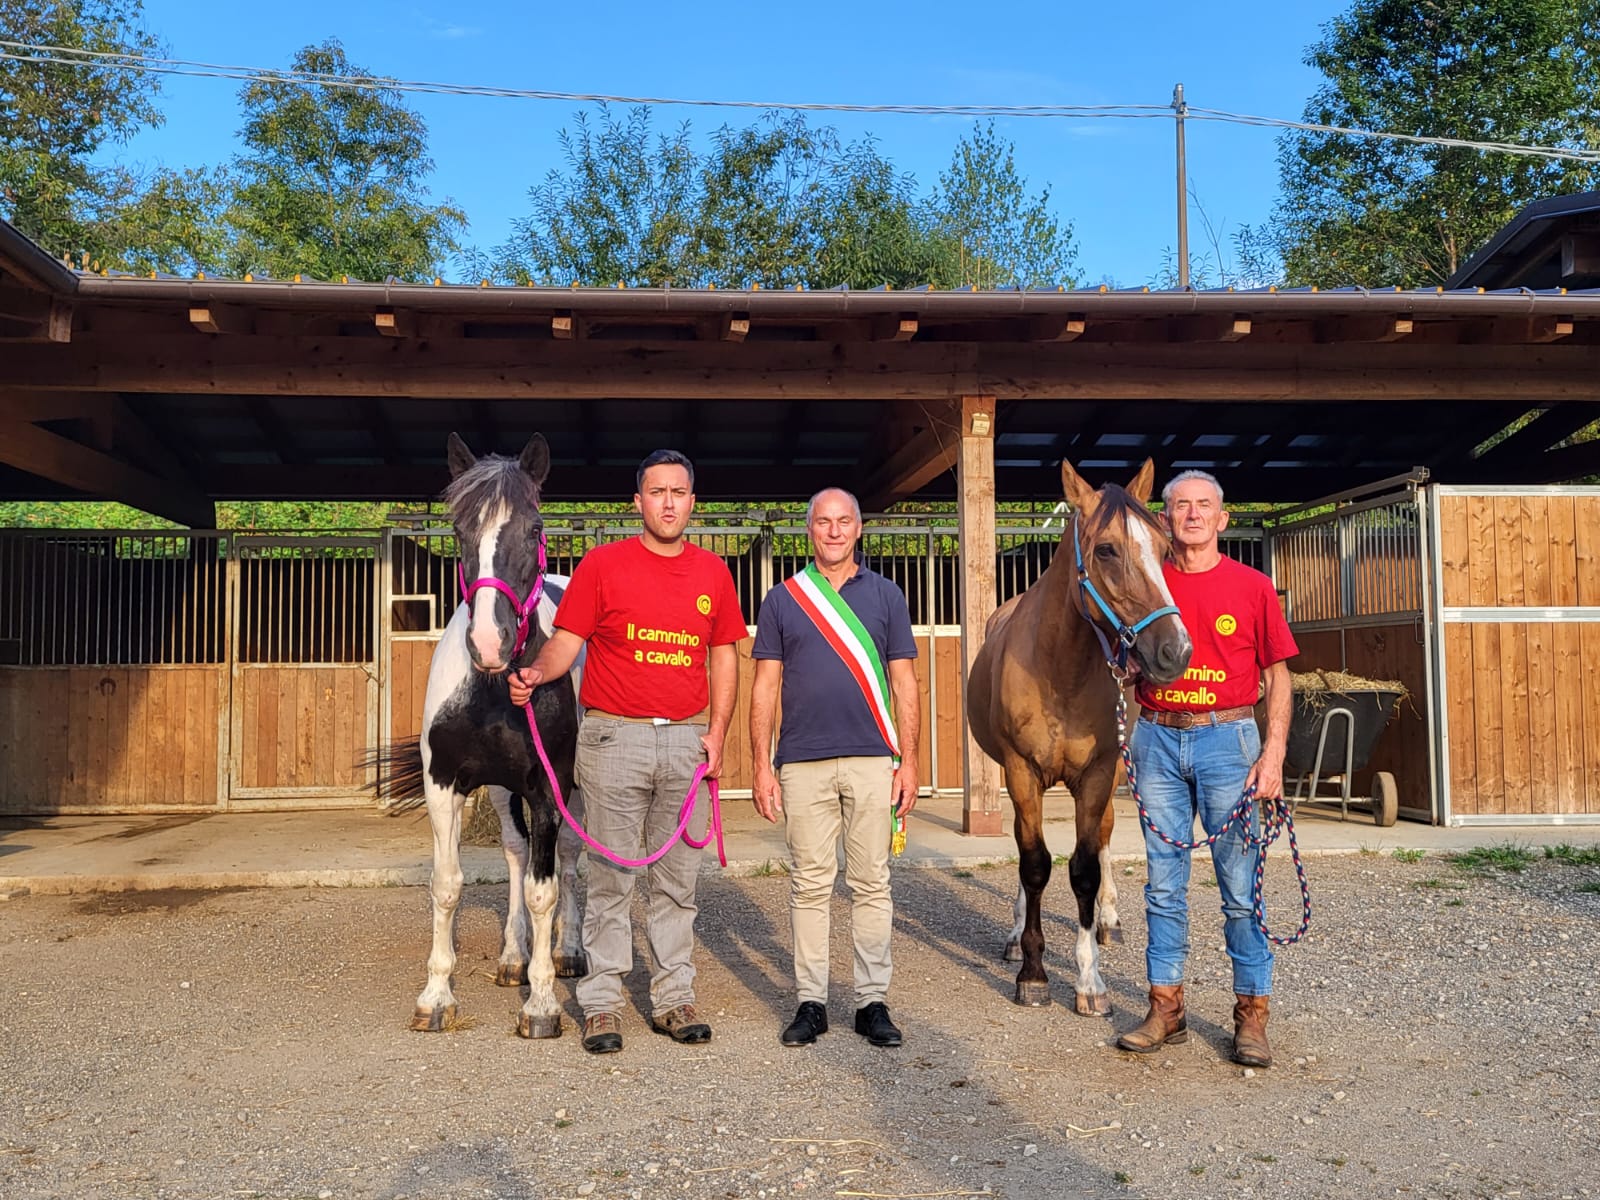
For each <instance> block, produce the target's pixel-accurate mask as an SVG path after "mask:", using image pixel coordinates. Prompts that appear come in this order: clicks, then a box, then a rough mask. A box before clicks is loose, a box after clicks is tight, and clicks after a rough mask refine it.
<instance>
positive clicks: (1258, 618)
mask: <svg viewBox="0 0 1600 1200" xmlns="http://www.w3.org/2000/svg"><path fill="white" fill-rule="evenodd" d="M1162 500H1163V501H1165V511H1164V512H1163V513H1162V519H1163V521H1164V522H1165V523H1166V526H1167V529H1168V530H1169V531H1170V533H1171V534H1172V556H1171V558H1170V559H1169V560H1168V561H1167V563H1166V571H1165V573H1166V581H1167V587H1168V588H1169V589H1170V590H1171V592H1172V601H1173V603H1174V604H1176V605H1177V606H1178V612H1179V613H1180V614H1181V615H1182V617H1183V624H1184V628H1186V629H1187V630H1188V631H1189V636H1190V637H1191V638H1192V639H1193V641H1194V653H1193V655H1192V656H1191V657H1190V659H1189V669H1188V670H1187V671H1185V672H1184V674H1183V676H1182V678H1180V679H1177V680H1174V681H1173V682H1172V683H1169V684H1154V683H1150V682H1148V681H1143V680H1141V681H1140V683H1139V705H1140V708H1141V710H1142V711H1141V713H1140V717H1139V722H1138V725H1137V727H1136V729H1135V731H1134V734H1133V738H1132V742H1131V745H1130V746H1129V750H1130V752H1131V753H1132V756H1133V766H1134V775H1135V778H1136V780H1137V782H1138V786H1139V794H1140V796H1141V797H1142V798H1143V800H1144V805H1145V809H1146V810H1147V811H1148V812H1149V814H1150V819H1151V820H1152V821H1153V822H1154V823H1155V825H1156V827H1157V828H1159V829H1161V830H1162V831H1163V832H1165V833H1166V834H1167V835H1168V836H1170V837H1173V838H1175V839H1177V840H1179V841H1191V840H1193V839H1192V837H1191V835H1192V833H1193V831H1194V819H1195V817H1196V816H1199V818H1200V823H1201V825H1202V826H1204V828H1205V831H1206V833H1207V834H1208V835H1210V834H1214V833H1216V831H1217V830H1218V829H1220V828H1221V827H1222V824H1223V822H1225V821H1226V820H1227V819H1228V815H1229V814H1230V813H1231V812H1232V811H1233V810H1234V808H1235V807H1236V806H1237V805H1238V803H1239V800H1240V797H1242V796H1243V795H1244V793H1245V791H1246V789H1247V788H1249V787H1251V786H1252V785H1253V786H1254V787H1255V789H1256V795H1257V796H1258V797H1259V798H1261V799H1276V798H1278V797H1280V796H1282V795H1283V755H1284V750H1285V748H1286V747H1287V745H1288V741H1289V711H1290V694H1289V691H1290V685H1289V668H1288V666H1287V665H1286V660H1288V659H1289V658H1292V657H1293V656H1294V655H1295V654H1296V653H1297V652H1298V651H1297V648H1296V646H1295V644H1294V637H1293V635H1291V634H1290V632H1289V625H1288V622H1287V621H1285V620H1284V616H1283V608H1282V606H1281V605H1280V604H1279V603H1278V593H1277V591H1276V589H1275V588H1274V587H1273V586H1272V581H1271V580H1270V579H1268V578H1267V577H1266V576H1265V575H1263V574H1262V573H1261V572H1260V571H1257V570H1254V569H1253V568H1251V567H1247V566H1245V565H1243V564H1242V563H1238V562H1235V561H1234V560H1233V559H1231V558H1226V557H1224V556H1223V554H1222V551H1221V549H1220V547H1219V546H1218V541H1217V539H1218V535H1219V534H1221V532H1222V531H1223V530H1224V529H1226V528H1227V527H1228V514H1227V511H1226V510H1225V509H1224V508H1223V507H1222V487H1221V485H1220V484H1218V483H1217V481H1216V480H1215V479H1214V478H1212V477H1211V476H1210V475H1207V474H1206V473H1205V472H1203V471H1184V472H1183V473H1182V474H1180V475H1178V476H1177V477H1176V478H1174V479H1173V480H1172V482H1170V483H1169V484H1167V486H1166V488H1165V489H1164V490H1163V492H1162ZM1263 678H1265V681H1266V700H1267V736H1266V741H1265V743H1263V742H1262V740H1261V735H1260V733H1259V731H1258V730H1257V728H1256V723H1255V703H1256V698H1257V695H1258V693H1259V691H1260V688H1261V684H1262V680H1263ZM1246 833H1250V834H1252V835H1254V834H1257V833H1259V820H1258V819H1257V818H1256V817H1255V814H1254V812H1252V821H1251V828H1250V829H1249V830H1243V829H1240V828H1238V826H1237V825H1236V826H1234V827H1233V828H1231V829H1230V830H1229V831H1228V833H1227V835H1226V836H1224V837H1222V838H1219V839H1218V840H1217V842H1216V844H1215V845H1214V846H1213V847H1212V848H1211V862H1212V866H1213V868H1214V869H1215V871H1216V875H1217V889H1218V891H1219V892H1221V894H1222V915H1223V936H1224V939H1225V941H1226V943H1227V947H1228V956H1229V958H1231V959H1232V960H1233V991H1234V1001H1235V1003H1234V1008H1233V1023H1234V1038H1233V1058H1234V1061H1235V1062H1238V1063H1242V1064H1244V1065H1246V1066H1252V1067H1266V1066H1271V1065H1272V1051H1271V1049H1270V1047H1269V1046H1268V1044H1267V1008H1268V996H1270V995H1271V993H1272V965H1273V956H1272V947H1271V945H1270V943H1269V942H1268V941H1267V939H1266V936H1265V935H1264V934H1263V933H1262V932H1261V929H1260V927H1259V926H1258V925H1257V924H1256V919H1255V912H1254V903H1253V899H1252V891H1253V884H1254V881H1255V872H1256V863H1257V861H1258V859H1259V856H1260V854H1261V849H1260V848H1259V847H1255V846H1250V845H1248V844H1247V843H1246V842H1245V840H1244V839H1245V834H1246ZM1144 844H1145V857H1146V859H1147V861H1148V864H1149V882H1148V883H1146V884H1145V889H1144V897H1145V913H1146V916H1147V918H1148V921H1149V928H1150V942H1149V946H1148V948H1147V949H1146V951H1145V967H1146V970H1147V971H1148V973H1149V977H1150V1012H1149V1015H1148V1016H1146V1017H1145V1019H1144V1022H1143V1024H1141V1025H1139V1026H1138V1027H1137V1028H1135V1029H1132V1030H1130V1031H1129V1032H1127V1033H1125V1034H1123V1036H1122V1037H1120V1038H1118V1039H1117V1045H1118V1046H1119V1047H1120V1048H1121V1049H1123V1050H1132V1051H1134V1052H1135V1053H1138V1054H1151V1053H1154V1052H1155V1051H1157V1050H1159V1049H1161V1047H1162V1046H1164V1045H1166V1044H1168V1043H1170V1042H1182V1041H1184V1040H1185V1039H1187V1038H1188V1036H1189V1034H1188V1025H1187V1023H1186V1021H1185V1018H1184V1008H1183V973H1184V966H1185V963H1186V960H1187V958H1188V953H1189V910H1188V890H1189V866H1190V859H1189V854H1190V852H1189V851H1187V850H1179V849H1177V848H1176V847H1174V846H1171V845H1169V844H1167V843H1166V842H1164V841H1162V840H1161V839H1160V838H1158V837H1156V836H1155V835H1153V834H1152V833H1150V831H1149V830H1148V829H1147V830H1146V831H1145V837H1144Z"/></svg>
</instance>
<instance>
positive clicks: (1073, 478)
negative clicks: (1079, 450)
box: [1061, 458, 1094, 512]
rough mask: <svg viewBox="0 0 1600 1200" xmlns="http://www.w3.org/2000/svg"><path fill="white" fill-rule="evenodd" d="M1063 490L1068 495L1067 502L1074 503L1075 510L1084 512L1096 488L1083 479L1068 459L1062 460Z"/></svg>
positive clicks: (1073, 508)
mask: <svg viewBox="0 0 1600 1200" xmlns="http://www.w3.org/2000/svg"><path fill="white" fill-rule="evenodd" d="M1061 492H1062V495H1064V496H1066V498H1067V503H1069V504H1071V505H1072V511H1073V512H1082V511H1083V510H1084V509H1085V508H1086V507H1087V506H1088V504H1089V500H1090V499H1091V497H1093V496H1094V489H1093V488H1092V487H1090V486H1089V485H1088V484H1087V483H1085V482H1084V481H1083V476H1081V475H1079V474H1078V473H1077V472H1076V471H1074V470H1073V469H1072V464H1071V463H1070V462H1068V461H1067V460H1066V459H1064V458H1063V459H1062V460H1061Z"/></svg>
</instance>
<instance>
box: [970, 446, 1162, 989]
mask: <svg viewBox="0 0 1600 1200" xmlns="http://www.w3.org/2000/svg"><path fill="white" fill-rule="evenodd" d="M1154 476H1155V467H1154V464H1153V463H1151V462H1150V460H1148V459H1146V460H1145V464H1144V466H1143V467H1142V468H1141V469H1140V471H1139V473H1138V475H1136V476H1135V477H1134V479H1133V482H1132V483H1130V484H1129V485H1128V486H1127V488H1126V489H1124V488H1120V487H1118V486H1116V485H1115V484H1107V485H1106V486H1105V487H1103V488H1101V489H1100V490H1099V491H1095V490H1093V489H1091V488H1090V487H1089V485H1088V484H1087V483H1085V482H1084V481H1083V480H1082V479H1081V478H1079V476H1078V473H1077V472H1076V471H1074V470H1073V469H1072V466H1071V465H1070V464H1069V463H1067V462H1066V461H1065V460H1063V461H1062V463H1061V483H1062V488H1063V490H1064V491H1065V493H1066V498H1067V500H1068V502H1069V503H1070V504H1071V505H1072V510H1073V518H1072V523H1071V525H1070V526H1069V527H1068V529H1067V531H1065V532H1064V533H1063V536H1062V538H1061V543H1060V545H1058V546H1057V547H1056V553H1055V556H1054V557H1053V558H1052V559H1051V560H1050V565H1049V566H1048V567H1047V568H1046V569H1045V571H1044V574H1043V575H1041V576H1040V577H1039V579H1038V580H1037V581H1036V582H1035V583H1034V584H1033V586H1032V587H1030V588H1028V590H1027V591H1025V592H1024V593H1023V594H1022V595H1020V596H1018V597H1016V598H1015V599H1013V600H1010V601H1008V602H1007V603H1006V604H1004V605H1003V606H1001V607H1000V608H999V609H998V610H996V612H995V614H994V615H993V616H992V617H990V618H989V621H988V624H987V626H986V627H985V633H984V642H983V646H982V648H981V649H980V650H979V651H978V656H977V658H976V660H974V662H973V664H972V674H971V676H970V677H969V678H968V680H967V720H968V721H969V722H970V723H971V727H972V735H973V737H974V738H976V739H977V742H978V745H980V746H982V747H983V751H984V753H985V754H987V755H988V756H989V757H990V758H992V759H994V760H995V761H996V762H997V763H999V764H1000V767H1001V769H1002V770H1003V772H1004V773H1005V780H1006V788H1007V790H1008V791H1009V792H1010V793H1011V803H1012V807H1013V808H1014V810H1015V813H1016V836H1017V856H1018V865H1017V874H1018V877H1019V878H1018V882H1019V885H1020V886H1019V888H1018V891H1017V907H1016V914H1017V921H1016V927H1015V929H1013V931H1012V934H1011V940H1010V941H1009V942H1008V943H1007V945H1006V952H1005V957H1006V959H1007V961H1014V960H1016V959H1017V958H1019V957H1020V958H1021V959H1022V969H1021V970H1020V971H1019V972H1018V973H1017V992H1016V1001H1017V1003H1018V1004H1029V1005H1042V1004H1048V1003H1050V981H1049V979H1048V977H1047V976H1046V975H1045V971H1044V932H1043V929H1042V928H1041V926H1040V919H1039V918H1040V911H1039V910H1040V901H1041V899H1042V897H1043V893H1044V889H1045V885H1046V884H1047V883H1049V882H1050V851H1049V849H1048V848H1047V847H1046V846H1045V844H1044V829H1043V816H1044V812H1043V810H1044V793H1045V790H1046V789H1047V788H1050V787H1053V786H1054V785H1055V784H1057V783H1064V784H1066V785H1067V787H1068V788H1070V789H1071V791H1072V796H1073V800H1074V802H1075V804H1076V814H1075V815H1076V821H1077V845H1076V846H1075V847H1074V848H1073V851H1072V859H1071V861H1070V863H1069V865H1068V874H1069V876H1070V878H1071V880H1072V891H1073V894H1074V895H1075V896H1077V898H1078V925H1079V929H1078V944H1077V959H1078V986H1077V1002H1076V1006H1075V1007H1076V1008H1077V1011H1078V1012H1080V1013H1083V1014H1084V1015H1086V1016H1096V1015H1097V1016H1109V1015H1110V1013H1111V1003H1110V1000H1109V999H1108V998H1107V996H1106V985H1105V981H1104V980H1102V979H1101V978H1100V951H1099V943H1100V942H1106V941H1110V940H1111V939H1112V938H1113V937H1115V938H1117V939H1118V940H1120V938H1121V931H1120V929H1119V928H1118V921H1117V912H1116V899H1117V892H1116V885H1115V883H1114V882H1113V881H1112V877H1111V873H1110V871H1109V870H1108V869H1107V862H1108V859H1107V854H1106V845H1107V843H1108V842H1109V841H1110V838H1111V822H1112V810H1111V803H1110V802H1111V791H1112V787H1113V785H1114V783H1115V780H1116V775H1117V770H1118V767H1119V766H1120V760H1119V757H1118V745H1117V729H1116V704H1117V694H1118V683H1117V678H1116V676H1114V675H1113V673H1112V671H1111V670H1109V669H1107V668H1108V663H1109V664H1111V665H1112V666H1114V667H1115V668H1116V669H1117V671H1118V673H1119V674H1120V675H1122V676H1123V678H1124V680H1125V681H1131V680H1132V679H1133V678H1134V677H1137V676H1139V675H1141V674H1142V675H1143V676H1145V677H1146V678H1148V679H1151V680H1153V681H1155V682H1157V683H1167V682H1170V681H1171V680H1174V679H1176V678H1178V676H1180V675H1182V674H1183V672H1184V670H1185V669H1186V668H1187V667H1188V665H1189V654H1190V651H1191V650H1192V649H1193V647H1192V646H1191V645H1190V642H1189V634H1188V631H1187V630H1186V629H1184V627H1183V621H1182V620H1181V619H1180V618H1179V616H1178V610H1177V609H1176V608H1175V607H1173V604H1172V593H1171V592H1170V591H1168V590H1167V585H1166V580H1165V578H1164V577H1163V575H1162V565H1161V564H1162V562H1163V560H1164V559H1165V557H1166V552H1167V537H1166V533H1165V531H1164V530H1163V529H1162V528H1161V526H1160V525H1159V524H1157V523H1156V519H1155V517H1153V516H1152V515H1151V514H1150V510H1149V509H1148V508H1146V507H1145V501H1147V500H1148V499H1149V498H1150V484H1151V480H1152V479H1153V478H1154Z"/></svg>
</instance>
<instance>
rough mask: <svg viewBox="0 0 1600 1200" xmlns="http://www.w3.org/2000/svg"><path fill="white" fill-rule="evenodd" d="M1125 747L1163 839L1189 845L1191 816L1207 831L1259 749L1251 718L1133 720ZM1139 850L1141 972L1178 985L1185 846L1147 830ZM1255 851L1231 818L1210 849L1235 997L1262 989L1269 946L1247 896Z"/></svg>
mask: <svg viewBox="0 0 1600 1200" xmlns="http://www.w3.org/2000/svg"><path fill="white" fill-rule="evenodd" d="M1130 750H1131V752H1132V755H1133V767H1134V771H1135V773H1136V774H1137V777H1138V782H1139V794H1140V795H1141V796H1142V797H1143V798H1144V806H1145V809H1146V810H1147V811H1148V812H1149V813H1150V818H1151V820H1153V821H1154V822H1155V823H1156V826H1157V827H1158V828H1159V829H1161V830H1162V832H1164V833H1166V834H1167V836H1168V837H1171V838H1174V839H1176V840H1178V841H1182V842H1192V841H1194V840H1195V838H1194V819H1195V817H1196V816H1197V815H1198V816H1199V818H1200V823H1201V825H1202V826H1204V828H1205V831H1206V834H1207V836H1209V835H1211V834H1212V833H1215V832H1216V831H1217V830H1218V829H1219V828H1221V826H1222V823H1223V822H1224V821H1226V820H1227V819H1228V814H1229V813H1230V812H1232V811H1233V809H1234V807H1235V806H1236V805H1237V804H1238V803H1239V798H1240V797H1241V796H1242V795H1243V794H1244V781H1245V778H1246V776H1248V775H1249V774H1250V768H1251V767H1252V766H1253V765H1254V764H1255V761H1256V759H1257V758H1258V757H1260V754H1261V735H1260V733H1259V732H1257V730H1256V724H1255V722H1254V721H1251V720H1244V721H1229V722H1228V723H1226V724H1224V725H1197V726H1195V727H1194V728H1192V729H1175V728H1172V727H1170V726H1166V725H1157V724H1155V723H1154V722H1152V721H1139V722H1138V723H1137V725H1136V728H1135V730H1134V736H1133V740H1132V743H1131V746H1130ZM1260 824H1261V819H1260V814H1259V812H1258V811H1257V810H1256V808H1255V806H1254V805H1252V806H1251V812H1250V830H1249V832H1250V833H1251V834H1252V835H1253V836H1254V835H1259V833H1260ZM1241 848H1242V852H1241ZM1144 850H1145V858H1146V860H1147V862H1148V864H1149V875H1150V881H1149V882H1148V883H1146V884H1145V888H1144V902H1145V914H1146V917H1147V919H1148V921H1149V926H1150V944H1149V947H1148V948H1147V949H1146V951H1145V968H1146V970H1147V972H1148V974H1149V976H1150V983H1151V985H1152V986H1157V985H1160V986H1172V985H1176V984H1181V983H1182V982H1183V969H1184V964H1185V962H1186V961H1187V960H1188V957H1189V904H1188V891H1189V861H1190V860H1189V856H1190V852H1189V851H1188V850H1179V849H1176V848H1175V847H1172V846H1169V845H1167V844H1166V843H1165V842H1163V841H1162V840H1161V839H1160V838H1158V837H1156V836H1155V835H1153V834H1152V833H1151V832H1150V831H1149V830H1148V829H1146V830H1145V833H1144ZM1260 854H1261V850H1260V849H1259V848H1257V847H1252V846H1249V845H1246V844H1245V842H1244V838H1243V833H1242V831H1241V830H1240V829H1239V827H1238V825H1237V824H1235V825H1234V827H1233V828H1231V829H1229V830H1228V832H1227V834H1226V835H1224V836H1223V837H1221V838H1219V839H1218V840H1217V843H1216V845H1215V846H1213V847H1212V849H1211V864H1212V866H1213V867H1214V868H1215V870H1216V873H1217V890H1218V891H1219V892H1220V893H1221V895H1222V919H1223V925H1222V931H1223V936H1224V938H1225V940H1226V941H1227V945H1228V957H1229V958H1231V959H1232V960H1233V990H1234V991H1235V992H1236V993H1238V994H1239V995H1241V996H1270V995H1271V994H1272V962H1273V958H1272V946H1271V944H1270V943H1269V942H1268V941H1267V939H1266V937H1265V936H1264V935H1263V934H1262V932H1261V929H1260V927H1259V926H1257V925H1256V918H1255V904H1254V901H1253V899H1252V893H1253V891H1254V888H1255V872H1256V860H1257V858H1258V857H1259V855H1260Z"/></svg>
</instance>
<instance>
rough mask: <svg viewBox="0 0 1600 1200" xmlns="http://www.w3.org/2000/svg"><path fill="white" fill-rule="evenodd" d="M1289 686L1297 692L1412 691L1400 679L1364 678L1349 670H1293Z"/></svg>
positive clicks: (1404, 693) (1406, 692) (1403, 693)
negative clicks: (1302, 672)
mask: <svg viewBox="0 0 1600 1200" xmlns="http://www.w3.org/2000/svg"><path fill="white" fill-rule="evenodd" d="M1289 686H1290V688H1291V690H1293V691H1296V692H1307V693H1313V694H1314V693H1317V692H1342V693H1349V692H1399V693H1400V694H1401V695H1402V696H1404V695H1409V694H1410V691H1409V689H1408V688H1407V687H1406V685H1405V684H1403V683H1401V682H1400V681H1399V680H1398V679H1364V678H1363V677H1362V676H1360V675H1352V674H1350V673H1349V672H1348V671H1322V670H1316V671H1307V672H1305V673H1304V674H1301V673H1299V672H1291V673H1290V675H1289Z"/></svg>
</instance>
